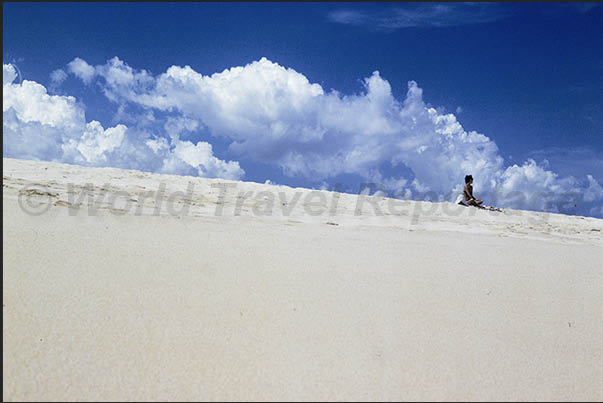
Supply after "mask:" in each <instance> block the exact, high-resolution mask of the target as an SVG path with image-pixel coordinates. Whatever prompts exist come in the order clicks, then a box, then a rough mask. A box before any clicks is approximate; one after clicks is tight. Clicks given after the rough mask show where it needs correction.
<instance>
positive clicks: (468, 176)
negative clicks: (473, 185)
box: [465, 175, 473, 183]
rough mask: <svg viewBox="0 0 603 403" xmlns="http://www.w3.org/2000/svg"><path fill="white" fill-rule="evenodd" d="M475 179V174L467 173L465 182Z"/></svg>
mask: <svg viewBox="0 0 603 403" xmlns="http://www.w3.org/2000/svg"><path fill="white" fill-rule="evenodd" d="M471 179H473V176H471V175H465V183H469V181H470V180H471Z"/></svg>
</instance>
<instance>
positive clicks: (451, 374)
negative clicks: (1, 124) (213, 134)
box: [3, 158, 603, 401]
mask: <svg viewBox="0 0 603 403" xmlns="http://www.w3.org/2000/svg"><path fill="white" fill-rule="evenodd" d="M3 167H4V173H3V175H4V178H3V202H4V207H3V218H4V225H3V235H4V243H3V246H4V252H3V263H4V270H3V280H4V284H3V314H4V324H3V336H4V341H3V347H4V351H3V370H4V374H3V375H4V376H3V399H4V400H8V401H11V400H37V399H41V400H96V399H98V400H168V399H169V400H178V399H183V400H256V399H260V400H280V399H283V400H309V399H321V400H356V399H359V400H372V399H377V400H394V399H395V400H398V399H403V400H427V399H429V400H432V399H433V400H532V399H535V400H591V401H592V400H601V399H603V341H602V340H603V323H602V318H603V267H602V266H603V265H602V263H601V262H602V261H603V240H602V238H603V220H599V219H594V218H585V217H570V216H564V215H559V214H546V213H534V212H522V211H513V210H505V212H503V213H494V212H486V211H478V210H477V209H474V208H465V207H461V206H454V205H452V204H450V203H417V202H406V203H405V204H402V205H401V206H399V207H397V211H398V212H395V211H393V210H391V209H388V208H387V205H388V203H389V202H390V201H389V200H388V199H385V198H381V197H374V198H366V199H364V200H365V201H366V200H369V201H375V202H378V203H379V206H381V207H382V209H383V210H384V213H385V214H384V215H382V216H376V215H375V212H374V210H373V208H372V207H371V205H370V204H368V203H365V206H364V209H363V211H362V214H359V215H356V214H355V210H356V207H357V203H358V196H357V195H340V198H339V201H338V204H337V210H336V212H335V214H332V215H329V212H328V211H327V212H325V213H323V214H321V215H312V214H311V213H312V211H313V209H314V210H317V209H318V210H320V207H318V208H317V207H312V208H311V209H308V207H307V204H308V202H310V200H308V199H306V196H307V195H308V194H309V193H310V191H309V190H304V189H292V188H288V187H283V186H271V185H263V184H254V183H243V182H238V183H236V182H229V181H224V180H215V179H213V180H212V179H200V178H193V177H178V176H171V175H156V174H149V173H144V172H138V171H126V170H119V169H108V168H84V167H79V166H71V165H64V164H56V163H45V162H34V161H21V160H14V159H7V158H4V159H3ZM162 181H163V182H164V183H166V184H167V187H166V192H165V194H164V197H166V198H169V197H170V196H173V197H174V198H175V199H176V202H175V205H174V209H176V210H179V209H181V208H182V207H186V206H188V208H189V210H188V212H187V214H185V215H182V216H176V215H173V214H170V212H169V211H168V210H167V207H166V206H165V204H166V203H164V204H163V205H162V206H161V208H160V209H158V212H159V215H153V213H154V211H155V210H154V208H155V205H156V204H154V202H153V201H152V200H150V199H148V200H147V201H146V202H144V203H143V200H142V196H141V192H144V191H156V190H157V189H159V187H160V182H162ZM86 182H90V183H93V184H94V187H93V188H92V190H91V193H92V195H93V197H94V200H96V201H95V202H94V203H93V204H92V205H91V206H90V207H89V206H88V205H87V200H85V199H84V200H80V204H79V205H78V200H77V197H79V196H77V193H79V192H80V191H81V188H79V187H75V188H70V187H69V186H68V184H69V183H73V184H77V185H78V186H79V185H83V184H85V183H86ZM189 182H190V183H191V184H192V185H194V191H193V192H192V193H191V194H189V195H184V194H180V195H175V196H174V195H173V193H172V192H174V191H176V190H181V191H185V190H186V187H187V185H188V184H189ZM31 183H36V184H38V185H37V189H38V190H36V191H31V190H30V191H29V193H26V192H25V191H24V187H25V186H27V185H28V184H31ZM220 183H233V184H236V186H237V187H236V188H235V189H230V190H229V193H227V195H226V197H225V198H224V199H223V200H222V201H220V203H221V204H216V202H218V199H217V196H218V192H219V189H218V188H212V187H211V185H212V184H220ZM106 184H108V185H106ZM42 188H45V190H41V189H42ZM70 189H71V190H72V191H75V192H76V194H74V193H72V194H69V193H68V191H70ZM74 189H75V190H74ZM116 190H122V191H125V192H127V193H128V195H126V194H125V193H123V194H121V196H120V198H119V199H118V200H117V201H116V202H115V203H113V204H112V205H109V204H110V203H109V204H108V203H107V198H108V195H110V194H115V193H114V192H115V191H116ZM241 191H253V192H255V193H254V197H253V198H251V199H247V200H244V201H243V203H241V204H240V213H241V215H240V216H237V215H235V214H234V209H235V208H236V203H237V198H236V197H237V195H238V194H239V192H241ZM258 191H268V192H271V194H273V195H274V198H275V206H274V211H273V214H272V215H269V216H261V215H257V214H254V211H253V209H254V204H255V203H256V201H257V199H255V195H256V194H257V192H258ZM19 192H21V198H22V199H21V202H24V201H25V202H26V201H27V200H34V201H36V200H38V201H44V202H46V201H48V202H50V203H51V204H50V205H49V209H48V210H47V211H46V212H44V213H42V214H40V215H29V214H26V213H25V212H24V211H23V209H22V208H20V207H19V203H18V199H19ZM279 192H283V193H282V194H281V196H283V197H284V200H285V203H286V204H285V206H283V205H282V202H281V200H280V199H279ZM295 192H300V194H301V196H300V199H299V201H298V203H297V204H296V205H295V206H294V207H293V210H292V212H291V214H290V215H288V216H286V215H283V214H282V209H281V207H290V206H291V205H292V204H293V203H292V202H291V200H292V197H293V196H294V194H295ZM318 193H320V194H323V195H324V196H325V197H326V201H327V207H328V206H329V205H330V203H331V202H332V199H333V196H337V194H335V193H332V192H316V194H318ZM103 196H105V197H106V198H105V200H104V201H103V200H100V198H101V197H103ZM262 196H266V195H262ZM27 197H30V199H27ZM266 197H269V196H266ZM129 198H131V199H132V200H136V201H131V202H130V203H131V205H130V206H126V205H125V202H126V199H129ZM316 199H317V200H318V199H320V196H316ZM164 201H166V200H164ZM315 201H316V200H315ZM34 204H35V203H34ZM142 204H144V206H143V208H141V209H140V210H137V209H138V208H139V207H140V206H141V205H142ZM304 205H306V206H305V207H304ZM217 207H218V208H223V211H222V214H221V215H219V216H216V208H217ZM255 207H256V209H257V208H258V206H255ZM94 208H98V210H97V211H96V212H95V213H94ZM91 211H93V213H91ZM327 223H329V224H327ZM333 224H336V225H333Z"/></svg>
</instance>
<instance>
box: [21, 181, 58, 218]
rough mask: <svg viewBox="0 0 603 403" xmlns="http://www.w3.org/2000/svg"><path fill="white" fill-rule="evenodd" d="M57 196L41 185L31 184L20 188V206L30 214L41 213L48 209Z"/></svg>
mask: <svg viewBox="0 0 603 403" xmlns="http://www.w3.org/2000/svg"><path fill="white" fill-rule="evenodd" d="M56 196H57V195H56V194H55V193H52V192H50V191H49V190H48V189H47V188H45V187H43V186H41V185H29V186H26V187H24V188H23V189H21V190H19V207H21V210H23V211H24V212H25V213H27V214H29V215H33V216H37V215H41V214H44V213H45V212H47V211H48V209H49V208H50V205H51V203H52V198H53V197H56Z"/></svg>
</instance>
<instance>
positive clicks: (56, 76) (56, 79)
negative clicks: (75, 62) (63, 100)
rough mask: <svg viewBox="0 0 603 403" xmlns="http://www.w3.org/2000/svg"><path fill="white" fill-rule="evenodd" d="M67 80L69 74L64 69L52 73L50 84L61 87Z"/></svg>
mask: <svg viewBox="0 0 603 403" xmlns="http://www.w3.org/2000/svg"><path fill="white" fill-rule="evenodd" d="M66 79H67V73H65V71H64V70H63V69H56V70H54V71H53V72H52V73H50V82H51V84H52V85H54V86H59V85H61V84H62V83H63V81H65V80H66Z"/></svg>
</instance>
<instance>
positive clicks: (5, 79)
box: [2, 64, 17, 84]
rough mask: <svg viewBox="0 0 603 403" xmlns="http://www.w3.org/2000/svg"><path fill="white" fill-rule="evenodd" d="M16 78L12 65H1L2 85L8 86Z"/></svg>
mask: <svg viewBox="0 0 603 403" xmlns="http://www.w3.org/2000/svg"><path fill="white" fill-rule="evenodd" d="M16 78H17V71H16V70H15V67H14V66H13V65H12V64H4V65H2V84H10V83H12V82H13V81H15V79H16Z"/></svg>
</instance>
